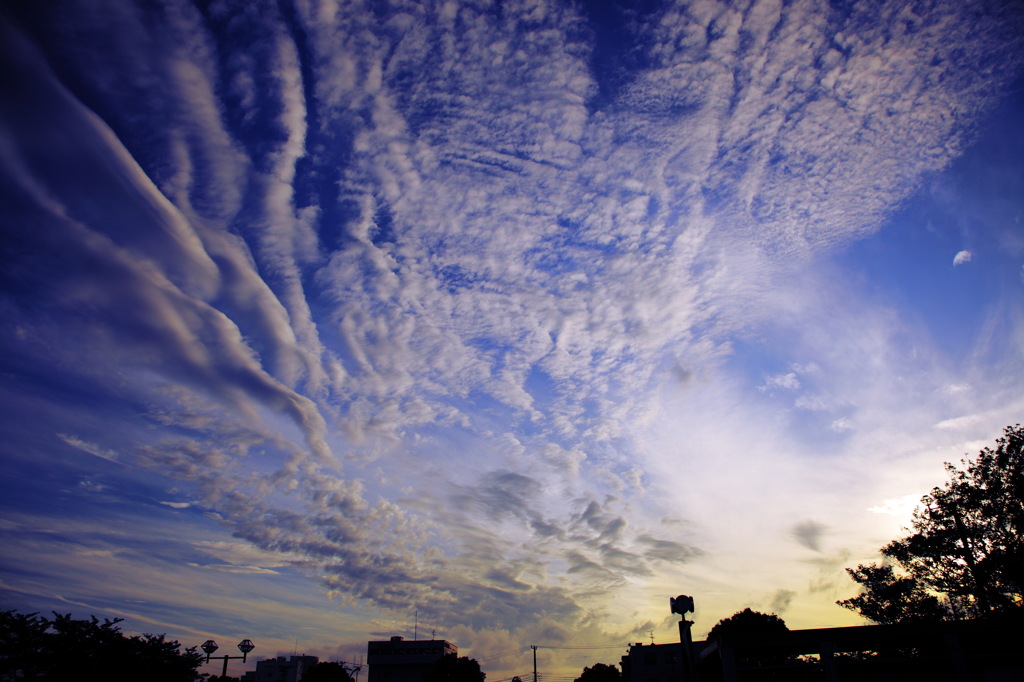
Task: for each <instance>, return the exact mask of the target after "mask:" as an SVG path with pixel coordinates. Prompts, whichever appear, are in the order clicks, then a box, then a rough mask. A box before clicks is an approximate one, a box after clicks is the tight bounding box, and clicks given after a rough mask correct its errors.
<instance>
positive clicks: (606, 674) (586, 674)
mask: <svg viewBox="0 0 1024 682" xmlns="http://www.w3.org/2000/svg"><path fill="white" fill-rule="evenodd" d="M621 680H622V673H620V672H619V669H618V668H617V667H615V666H614V665H608V664H607V663H595V664H594V665H592V666H589V667H585V668H583V672H582V673H580V676H579V677H577V678H576V681H575V682H620V681H621Z"/></svg>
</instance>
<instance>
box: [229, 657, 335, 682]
mask: <svg viewBox="0 0 1024 682" xmlns="http://www.w3.org/2000/svg"><path fill="white" fill-rule="evenodd" d="M319 662H320V659H319V658H318V657H317V656H306V655H305V654H303V655H302V656H289V657H287V658H286V657H284V656H278V657H277V658H268V659H266V660H264V661H256V670H250V671H249V672H247V673H245V674H244V675H242V682H302V676H303V675H305V674H306V671H307V670H309V669H310V668H312V667H313V666H315V665H316V664H317V663H319Z"/></svg>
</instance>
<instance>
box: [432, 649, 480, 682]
mask: <svg viewBox="0 0 1024 682" xmlns="http://www.w3.org/2000/svg"><path fill="white" fill-rule="evenodd" d="M485 677H487V675H486V673H484V672H483V671H482V670H480V664H479V663H477V661H476V659H475V658H468V657H466V656H463V657H461V658H460V657H458V656H456V655H455V654H448V655H447V656H445V657H444V658H442V659H441V660H439V661H437V662H436V663H434V664H433V665H432V666H430V668H429V669H428V670H427V671H426V672H425V673H424V674H423V682H484V678H485Z"/></svg>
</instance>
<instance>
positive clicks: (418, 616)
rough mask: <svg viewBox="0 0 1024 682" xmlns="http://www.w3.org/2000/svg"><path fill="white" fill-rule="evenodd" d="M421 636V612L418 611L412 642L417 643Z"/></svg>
mask: <svg viewBox="0 0 1024 682" xmlns="http://www.w3.org/2000/svg"><path fill="white" fill-rule="evenodd" d="M419 634H420V610H419V609H416V625H415V626H414V627H413V631H412V640H413V641H414V642H415V641H416V640H417V639H419Z"/></svg>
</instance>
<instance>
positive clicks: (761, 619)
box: [708, 608, 789, 640]
mask: <svg viewBox="0 0 1024 682" xmlns="http://www.w3.org/2000/svg"><path fill="white" fill-rule="evenodd" d="M784 632H789V628H788V627H786V622H785V621H784V620H782V619H781V618H779V617H778V616H776V615H775V614H774V613H761V612H760V611H752V610H751V609H749V608H746V609H743V610H742V611H738V612H736V613H734V614H732V615H731V616H729V617H728V618H723V619H722V620H720V621H718V623H716V624H715V627H713V628H711V630H710V632H708V639H709V640H711V639H716V638H721V637H722V636H728V637H733V638H736V639H751V638H754V637H761V636H764V635H775V634H781V633H784Z"/></svg>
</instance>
